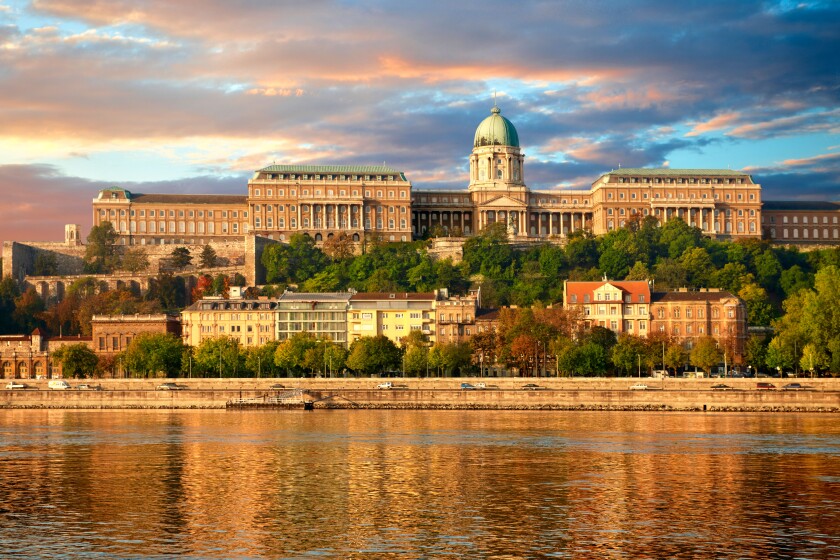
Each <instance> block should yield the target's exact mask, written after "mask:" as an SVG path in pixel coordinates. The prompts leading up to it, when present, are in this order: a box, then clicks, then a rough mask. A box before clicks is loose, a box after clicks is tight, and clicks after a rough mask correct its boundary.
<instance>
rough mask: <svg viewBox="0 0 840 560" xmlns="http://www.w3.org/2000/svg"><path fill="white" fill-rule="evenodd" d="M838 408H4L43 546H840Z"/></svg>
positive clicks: (2, 436) (491, 550)
mask: <svg viewBox="0 0 840 560" xmlns="http://www.w3.org/2000/svg"><path fill="white" fill-rule="evenodd" d="M838 457H840V423H838V422H837V421H836V418H835V417H833V416H831V415H817V414H812V415H775V416H774V415H759V414H753V415H751V414H739V415H735V414H733V415H711V414H710V415H704V414H699V413H698V414H690V413H685V414H680V413H629V412H621V413H596V412H550V413H538V412H524V411H519V412H470V411H433V412H431V411H317V412H314V413H304V412H297V411H290V412H270V411H262V412H224V411H0V550H4V551H6V552H7V553H18V554H25V555H31V556H47V555H56V554H66V555H68V556H74V557H75V556H85V555H89V556H114V555H118V556H140V555H144V556H145V555H165V556H172V555H193V556H202V557H208V556H210V557H214V556H215V557H232V556H235V557H249V556H250V557H258V556H269V557H301V556H308V555H319V556H326V557H340V558H348V557H350V558H352V557H376V556H379V557H382V556H385V557H387V556H390V555H393V556H398V555H399V556H406V557H414V558H422V557H427V558H428V557H462V558H475V557H525V558H528V557H530V558H539V557H557V558H593V557H606V558H644V557H706V558H712V557H714V558H743V557H747V558H793V557H796V558H830V557H840V537H838V533H840V530H838V529H840V513H838V512H840V507H838V505H840V504H838V497H840V478H838V477H837V465H838Z"/></svg>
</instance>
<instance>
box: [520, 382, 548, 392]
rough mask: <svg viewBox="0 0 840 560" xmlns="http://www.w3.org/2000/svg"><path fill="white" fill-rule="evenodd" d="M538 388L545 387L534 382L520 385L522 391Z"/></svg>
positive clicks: (536, 389)
mask: <svg viewBox="0 0 840 560" xmlns="http://www.w3.org/2000/svg"><path fill="white" fill-rule="evenodd" d="M540 389H545V387H542V386H540V385H537V384H536V383H526V384H525V385H523V386H522V390H523V391H539V390H540Z"/></svg>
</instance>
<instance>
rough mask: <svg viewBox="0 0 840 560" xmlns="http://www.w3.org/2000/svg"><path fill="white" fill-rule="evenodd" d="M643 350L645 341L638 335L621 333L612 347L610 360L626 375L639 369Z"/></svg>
mask: <svg viewBox="0 0 840 560" xmlns="http://www.w3.org/2000/svg"><path fill="white" fill-rule="evenodd" d="M644 352H645V342H644V340H642V339H641V338H639V337H638V336H635V335H632V334H626V333H622V334H620V335H619V336H618V342H617V343H616V345H615V346H613V348H612V353H611V357H612V362H613V363H614V364H615V365H616V367H618V368H620V369H622V370H624V372H625V373H627V374H628V375H632V374H633V372H638V371H639V370H640V369H641V356H642V354H644Z"/></svg>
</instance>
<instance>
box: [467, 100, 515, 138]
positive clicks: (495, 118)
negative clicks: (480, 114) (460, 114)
mask: <svg viewBox="0 0 840 560" xmlns="http://www.w3.org/2000/svg"><path fill="white" fill-rule="evenodd" d="M501 112H502V110H501V109H499V108H498V107H497V106H496V105H493V108H492V109H490V116H489V117H487V118H486V119H484V120H483V121H481V124H480V125H478V128H477V129H475V142H474V143H473V147H475V148H478V147H479V146H514V147H517V148H518V147H519V135H518V134H517V133H516V129H515V128H514V127H513V123H512V122H510V121H509V120H507V119H506V118H504V117H503V116H502V115H501V114H500V113H501Z"/></svg>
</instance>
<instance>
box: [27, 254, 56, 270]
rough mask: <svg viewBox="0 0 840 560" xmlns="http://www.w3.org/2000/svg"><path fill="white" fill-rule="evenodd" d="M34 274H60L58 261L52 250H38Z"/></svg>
mask: <svg viewBox="0 0 840 560" xmlns="http://www.w3.org/2000/svg"><path fill="white" fill-rule="evenodd" d="M32 274H33V275H34V276H55V275H56V274H58V261H57V260H56V258H55V253H53V252H52V251H38V254H37V255H36V256H35V265H34V270H33V271H32Z"/></svg>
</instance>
